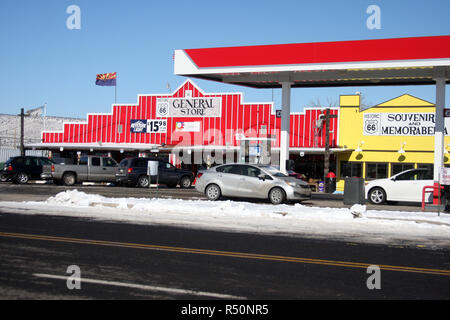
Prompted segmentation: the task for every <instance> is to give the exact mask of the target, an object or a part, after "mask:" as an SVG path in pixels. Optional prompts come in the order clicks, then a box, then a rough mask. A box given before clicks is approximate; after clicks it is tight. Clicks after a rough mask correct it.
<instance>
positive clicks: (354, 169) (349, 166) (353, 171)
mask: <svg viewBox="0 0 450 320" xmlns="http://www.w3.org/2000/svg"><path fill="white" fill-rule="evenodd" d="M361 176H362V164H361V163H360V162H348V161H341V178H342V179H343V178H347V177H361Z"/></svg>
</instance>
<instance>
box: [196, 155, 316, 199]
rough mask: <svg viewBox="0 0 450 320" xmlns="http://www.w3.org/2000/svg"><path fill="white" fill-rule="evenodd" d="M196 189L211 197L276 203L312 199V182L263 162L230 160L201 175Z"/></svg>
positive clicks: (198, 177)
mask: <svg viewBox="0 0 450 320" xmlns="http://www.w3.org/2000/svg"><path fill="white" fill-rule="evenodd" d="M195 189H196V190H197V191H199V192H201V193H204V194H205V195H206V196H207V197H208V199H209V200H218V199H220V198H221V197H222V196H224V197H241V198H259V199H269V200H270V201H271V202H272V203H273V204H280V203H283V202H285V201H286V200H288V201H301V200H308V199H310V198H311V189H310V188H309V185H308V184H307V183H306V182H304V181H302V180H299V179H295V178H292V177H289V176H287V175H285V174H283V173H282V172H280V171H278V170H277V169H276V168H274V167H272V166H269V165H262V164H242V163H229V164H223V165H219V166H217V167H214V168H211V169H209V170H206V171H202V172H200V173H199V174H198V175H197V181H196V183H195Z"/></svg>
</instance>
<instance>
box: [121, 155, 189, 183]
mask: <svg viewBox="0 0 450 320" xmlns="http://www.w3.org/2000/svg"><path fill="white" fill-rule="evenodd" d="M150 160H155V161H159V164H158V183H160V184H165V185H167V186H168V187H169V188H174V187H176V186H177V185H180V187H181V188H189V187H190V186H191V185H192V181H193V180H194V175H193V174H192V172H191V171H188V170H183V169H178V168H175V167H174V166H173V165H172V164H171V163H169V162H167V161H163V160H161V159H154V158H127V159H123V160H122V161H121V162H120V165H119V167H118V168H117V170H116V182H117V183H119V184H125V185H130V186H138V187H141V188H146V187H148V182H149V179H148V175H147V166H148V165H147V163H148V161H150ZM156 180H157V178H156V176H151V183H156Z"/></svg>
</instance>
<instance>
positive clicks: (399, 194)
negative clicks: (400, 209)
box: [386, 170, 423, 201]
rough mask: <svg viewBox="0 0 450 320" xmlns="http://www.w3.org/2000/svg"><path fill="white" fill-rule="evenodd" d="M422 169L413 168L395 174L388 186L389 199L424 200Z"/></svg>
mask: <svg viewBox="0 0 450 320" xmlns="http://www.w3.org/2000/svg"><path fill="white" fill-rule="evenodd" d="M422 172H423V171H422V170H411V171H407V172H404V173H402V174H399V175H397V176H395V178H393V179H391V180H390V183H389V187H388V188H387V190H386V192H387V199H388V200H394V201H422V188H423V181H420V179H419V177H420V176H421V175H422Z"/></svg>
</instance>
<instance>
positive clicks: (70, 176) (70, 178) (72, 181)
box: [63, 173, 77, 186]
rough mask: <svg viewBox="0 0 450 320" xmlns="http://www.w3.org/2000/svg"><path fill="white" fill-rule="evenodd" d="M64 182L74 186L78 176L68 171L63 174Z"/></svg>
mask: <svg viewBox="0 0 450 320" xmlns="http://www.w3.org/2000/svg"><path fill="white" fill-rule="evenodd" d="M63 182H64V185H66V186H73V185H74V184H75V182H77V178H76V177H75V175H74V174H73V173H66V174H64V176H63Z"/></svg>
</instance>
